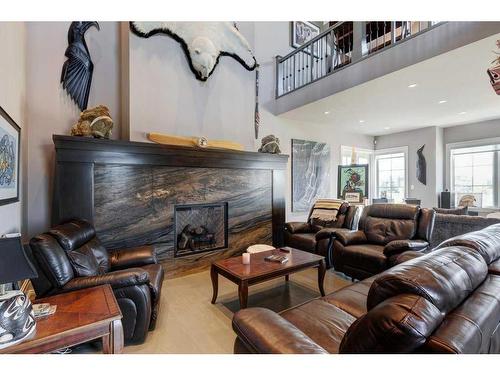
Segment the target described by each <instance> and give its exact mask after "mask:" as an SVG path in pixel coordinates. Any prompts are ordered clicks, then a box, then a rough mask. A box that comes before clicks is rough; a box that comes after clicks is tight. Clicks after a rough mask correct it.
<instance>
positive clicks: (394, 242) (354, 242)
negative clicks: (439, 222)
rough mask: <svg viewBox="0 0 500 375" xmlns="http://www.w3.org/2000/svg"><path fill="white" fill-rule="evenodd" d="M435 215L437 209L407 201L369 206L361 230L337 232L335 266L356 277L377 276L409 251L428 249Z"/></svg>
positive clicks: (334, 246) (334, 250)
mask: <svg viewBox="0 0 500 375" xmlns="http://www.w3.org/2000/svg"><path fill="white" fill-rule="evenodd" d="M434 218H435V212H434V210H431V209H425V208H420V207H418V206H412V205H407V204H374V205H371V206H367V207H365V209H364V210H363V213H362V215H361V218H360V220H359V226H358V228H359V230H357V231H341V232H338V233H336V234H335V241H334V243H333V255H332V258H333V266H334V268H335V270H336V271H340V272H343V273H344V274H346V275H348V276H350V277H352V278H353V279H358V280H363V279H365V278H367V277H370V276H373V275H376V274H378V273H380V272H382V271H384V270H386V269H388V268H389V267H391V266H392V265H394V264H395V260H396V259H397V257H398V256H399V255H400V254H401V253H403V252H405V251H409V250H411V251H419V252H424V251H426V250H428V248H429V243H430V240H431V237H432V230H433V228H434Z"/></svg>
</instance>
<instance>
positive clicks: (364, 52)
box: [276, 21, 438, 98]
mask: <svg viewBox="0 0 500 375" xmlns="http://www.w3.org/2000/svg"><path fill="white" fill-rule="evenodd" d="M437 24H438V22H428V21H381V22H375V21H371V22H370V21H362V22H352V21H346V22H338V23H336V24H334V25H333V26H331V27H329V28H328V29H327V30H325V31H324V32H322V33H321V34H319V35H318V36H316V37H315V38H313V39H311V40H310V41H308V42H307V43H304V44H303V45H302V46H300V47H299V48H297V49H295V50H294V51H292V52H290V53H289V54H288V55H286V56H284V57H281V56H277V57H276V98H279V97H281V96H283V95H286V94H289V93H290V92H292V91H295V90H297V89H299V88H301V87H304V86H306V85H308V84H310V83H313V82H315V81H317V80H318V79H321V78H323V77H325V76H328V75H330V74H332V73H334V72H336V71H338V70H339V69H342V68H344V67H346V66H348V65H350V64H352V63H354V62H357V61H360V60H362V59H364V58H366V57H368V56H371V55H373V54H374V53H377V52H380V51H381V50H383V49H384V48H385V49H386V48H388V47H391V46H394V45H396V44H399V43H401V42H404V41H405V40H407V39H409V38H411V37H413V36H415V35H417V34H420V33H422V32H424V31H427V30H429V29H431V28H432V27H434V26H435V25H437Z"/></svg>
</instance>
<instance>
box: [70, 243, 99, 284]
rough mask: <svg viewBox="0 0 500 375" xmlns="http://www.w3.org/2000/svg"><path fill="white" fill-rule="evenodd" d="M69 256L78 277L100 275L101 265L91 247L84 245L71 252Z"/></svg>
mask: <svg viewBox="0 0 500 375" xmlns="http://www.w3.org/2000/svg"><path fill="white" fill-rule="evenodd" d="M67 254H68V258H69V261H70V262H71V265H72V266H73V270H74V271H75V275H76V276H77V277H87V276H97V275H98V274H99V265H98V264H97V260H96V258H95V256H94V254H93V253H92V249H91V248H90V247H89V246H85V245H83V246H82V247H80V248H78V249H76V250H69V251H68V252H67Z"/></svg>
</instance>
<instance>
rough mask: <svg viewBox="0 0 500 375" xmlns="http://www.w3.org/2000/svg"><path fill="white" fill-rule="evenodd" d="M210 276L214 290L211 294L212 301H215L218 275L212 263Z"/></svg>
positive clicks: (217, 289) (217, 290)
mask: <svg viewBox="0 0 500 375" xmlns="http://www.w3.org/2000/svg"><path fill="white" fill-rule="evenodd" d="M210 277H211V278H212V288H213V290H214V293H213V295H212V303H215V301H216V300H217V293H218V292H219V275H218V274H217V270H216V269H215V267H214V265H213V264H212V267H210Z"/></svg>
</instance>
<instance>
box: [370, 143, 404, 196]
mask: <svg viewBox="0 0 500 375" xmlns="http://www.w3.org/2000/svg"><path fill="white" fill-rule="evenodd" d="M393 151H394V152H391V151H389V150H380V151H377V154H376V155H375V168H376V187H375V190H376V191H375V195H376V197H377V198H387V199H388V200H389V202H393V203H402V202H404V199H405V197H406V188H407V186H406V185H407V184H406V175H407V172H406V170H407V167H406V166H407V163H406V160H407V156H406V155H407V153H408V152H407V150H393Z"/></svg>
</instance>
